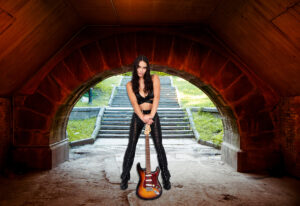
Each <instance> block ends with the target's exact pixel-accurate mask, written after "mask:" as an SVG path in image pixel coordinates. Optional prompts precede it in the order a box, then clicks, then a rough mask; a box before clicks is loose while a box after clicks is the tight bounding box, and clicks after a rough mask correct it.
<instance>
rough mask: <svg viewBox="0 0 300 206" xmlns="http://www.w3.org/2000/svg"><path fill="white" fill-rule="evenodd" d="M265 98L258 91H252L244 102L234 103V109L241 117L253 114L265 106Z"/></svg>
mask: <svg viewBox="0 0 300 206" xmlns="http://www.w3.org/2000/svg"><path fill="white" fill-rule="evenodd" d="M265 104H266V102H265V99H264V97H263V96H262V95H261V94H259V93H258V92H255V93H252V94H251V95H249V96H248V97H247V98H245V99H244V100H243V101H242V102H240V103H238V104H237V105H234V111H235V112H236V114H237V115H238V116H239V117H245V116H251V115H252V116H253V115H255V114H256V113H257V112H259V111H261V110H262V109H264V107H265Z"/></svg>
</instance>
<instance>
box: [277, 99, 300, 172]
mask: <svg viewBox="0 0 300 206" xmlns="http://www.w3.org/2000/svg"><path fill="white" fill-rule="evenodd" d="M279 122H280V128H281V130H280V133H279V135H280V138H281V142H282V144H281V146H282V151H283V154H284V164H285V170H286V171H287V172H288V173H290V174H292V175H294V176H296V177H300V96H297V97H291V98H285V99H283V101H282V103H281V105H280V113H279Z"/></svg>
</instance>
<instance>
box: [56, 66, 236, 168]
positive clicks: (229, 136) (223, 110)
mask: <svg viewBox="0 0 300 206" xmlns="http://www.w3.org/2000/svg"><path fill="white" fill-rule="evenodd" d="M151 66H152V71H155V72H162V73H165V74H170V75H174V76H177V77H180V76H181V77H182V78H183V79H185V80H188V82H190V83H191V84H193V85H194V86H196V87H197V88H200V90H201V91H203V92H204V93H205V94H206V95H207V97H209V99H210V100H211V101H212V102H213V104H214V105H215V106H216V108H217V110H218V111H219V113H220V115H221V117H222V118H221V121H222V127H223V134H222V136H223V141H222V145H223V144H226V141H229V142H230V144H232V143H233V142H234V143H235V144H236V145H238V143H239V139H238V138H239V135H238V131H237V127H236V122H235V119H233V118H232V116H229V115H228V114H232V112H231V110H230V109H228V106H226V105H225V104H224V101H222V99H221V97H220V95H218V94H217V93H216V92H215V91H214V90H213V89H212V88H211V87H209V86H207V85H205V84H204V83H202V82H199V81H198V80H196V79H195V77H193V76H192V75H190V74H188V73H182V72H178V70H176V69H173V68H170V67H166V66H161V65H151ZM124 68H126V69H127V70H126V69H125V72H129V73H130V72H131V70H132V69H131V66H130V65H127V66H124V67H122V68H119V69H117V70H119V71H120V70H122V71H124ZM117 74H118V73H117V72H113V70H112V72H111V74H108V75H106V76H104V74H102V75H98V76H95V77H94V78H92V79H91V80H90V81H88V82H86V83H85V84H83V85H82V86H81V87H80V88H79V89H78V90H76V91H74V93H73V94H72V95H70V98H69V100H68V101H67V103H66V104H65V105H63V107H64V108H61V109H60V110H59V111H62V113H58V116H57V121H55V124H54V125H53V128H52V131H53V132H52V133H51V134H53V137H56V138H58V139H60V140H64V139H68V138H67V136H66V129H67V125H68V121H69V116H70V114H71V111H72V110H73V108H74V106H75V105H76V103H77V102H78V101H79V99H81V98H82V96H83V94H85V93H87V92H88V91H89V88H91V87H93V86H95V85H96V84H97V83H98V82H101V81H103V80H104V79H108V78H109V77H113V76H115V75H117ZM185 109H186V108H185ZM192 113H193V112H192V111H191V110H190V114H191V115H192ZM224 114H225V115H226V116H224ZM59 134H60V135H61V136H60V137H58V136H57V135H59ZM55 141H56V140H55ZM87 142H88V143H94V142H95V137H94V140H92V141H87ZM208 142H209V141H203V140H201V139H199V140H198V143H202V144H206V145H209V146H217V145H216V144H215V145H214V144H212V143H211V142H210V143H208ZM218 148H219V149H220V148H221V147H220V146H219V147H218ZM226 155H228V154H226V151H224V150H222V156H226ZM222 160H223V161H225V162H226V161H228V159H226V158H224V157H222ZM229 160H230V161H232V162H230V164H231V166H233V167H236V163H233V162H234V161H236V159H234V157H230V159H229ZM232 164H233V165H232Z"/></svg>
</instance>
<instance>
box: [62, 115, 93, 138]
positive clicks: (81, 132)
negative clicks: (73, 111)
mask: <svg viewBox="0 0 300 206" xmlns="http://www.w3.org/2000/svg"><path fill="white" fill-rule="evenodd" d="M96 119H97V118H96V117H94V118H90V119H83V120H69V122H68V126H67V133H68V138H69V142H72V141H75V140H80V139H87V138H90V137H91V135H92V133H93V131H94V128H95V123H96Z"/></svg>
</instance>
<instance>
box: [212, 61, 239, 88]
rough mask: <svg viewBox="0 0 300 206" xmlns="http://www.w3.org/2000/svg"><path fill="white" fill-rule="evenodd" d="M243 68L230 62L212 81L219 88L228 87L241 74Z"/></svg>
mask: <svg viewBox="0 0 300 206" xmlns="http://www.w3.org/2000/svg"><path fill="white" fill-rule="evenodd" d="M241 73H242V72H241V70H240V69H239V68H238V67H237V66H236V65H234V64H233V63H232V62H228V63H227V64H226V66H225V67H224V68H223V69H222V70H221V71H220V73H219V74H218V76H217V77H216V79H215V80H214V82H213V83H212V84H213V85H214V86H215V87H216V88H218V89H219V90H224V89H226V88H227V87H228V86H229V85H230V84H231V83H232V82H233V81H234V80H236V79H237V78H238V77H239V76H240V75H241Z"/></svg>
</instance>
